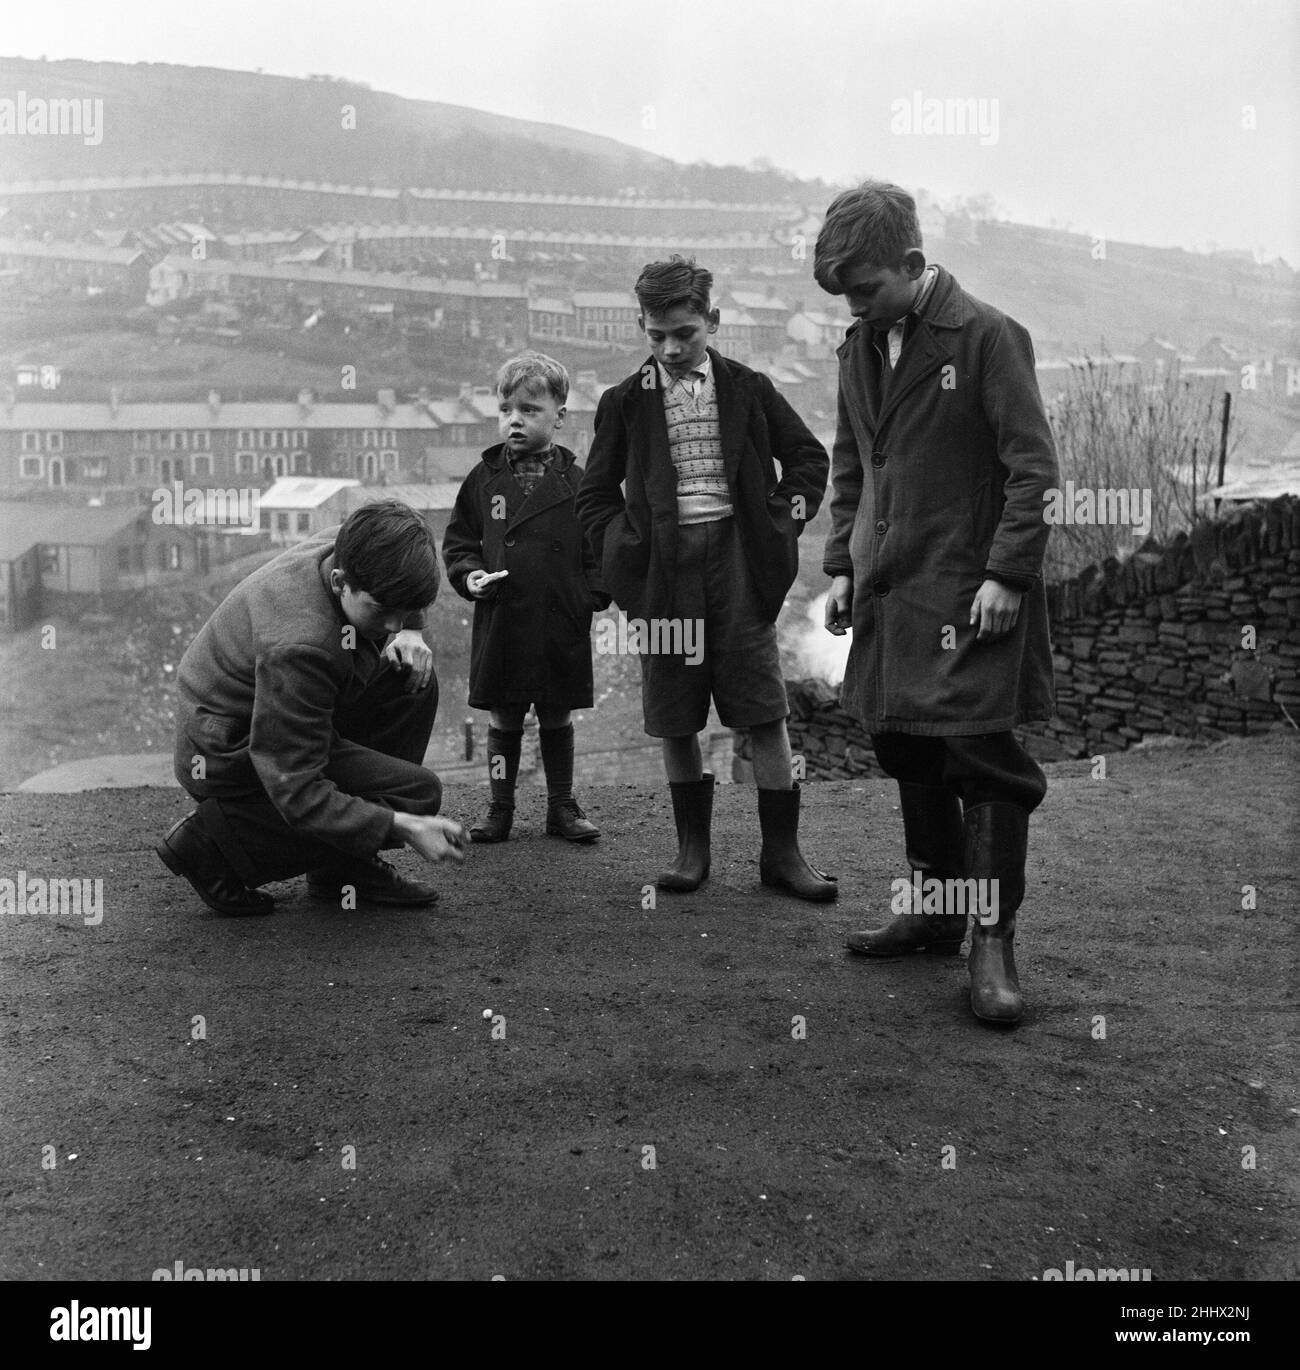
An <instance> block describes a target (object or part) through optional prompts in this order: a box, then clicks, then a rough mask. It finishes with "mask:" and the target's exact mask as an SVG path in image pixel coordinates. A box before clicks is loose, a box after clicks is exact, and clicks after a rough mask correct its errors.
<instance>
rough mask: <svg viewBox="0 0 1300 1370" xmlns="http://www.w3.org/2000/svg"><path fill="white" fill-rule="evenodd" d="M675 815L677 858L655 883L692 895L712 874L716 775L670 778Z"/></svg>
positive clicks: (663, 888) (663, 887) (673, 890)
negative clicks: (711, 844) (711, 855)
mask: <svg viewBox="0 0 1300 1370" xmlns="http://www.w3.org/2000/svg"><path fill="white" fill-rule="evenodd" d="M668 789H669V791H670V792H671V794H672V797H673V818H674V820H675V821H676V824H677V859H676V861H674V862H673V864H672V865H671V866H669V868H668V869H667V870H666V871H662V872H661V873H660V874H659V876H658V878H657V879H656V880H655V884H656V885H658V887H659V888H660V889H661V890H670V891H672V892H673V893H674V894H689V893H690V891H691V890H697V889H699V887H700V886H701V885H702V884H703V883H704V882H705V880H707V879H708V877H709V838H710V831H711V829H712V826H713V776H711V775H705V776H704V777H703V779H701V780H670V781H669V782H668Z"/></svg>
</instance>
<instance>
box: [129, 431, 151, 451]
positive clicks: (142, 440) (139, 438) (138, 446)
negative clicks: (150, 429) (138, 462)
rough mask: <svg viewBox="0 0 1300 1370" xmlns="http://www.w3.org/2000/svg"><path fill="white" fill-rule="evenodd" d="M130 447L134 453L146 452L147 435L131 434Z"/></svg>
mask: <svg viewBox="0 0 1300 1370" xmlns="http://www.w3.org/2000/svg"><path fill="white" fill-rule="evenodd" d="M131 447H132V449H133V450H134V451H136V452H147V451H148V450H149V434H148V433H132V434H131Z"/></svg>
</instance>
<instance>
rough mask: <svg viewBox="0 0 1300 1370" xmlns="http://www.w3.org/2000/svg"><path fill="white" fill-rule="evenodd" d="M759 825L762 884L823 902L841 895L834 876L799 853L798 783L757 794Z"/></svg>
mask: <svg viewBox="0 0 1300 1370" xmlns="http://www.w3.org/2000/svg"><path fill="white" fill-rule="evenodd" d="M758 825H759V827H760V828H761V829H762V831H763V849H762V852H761V854H760V855H759V858H758V875H759V879H760V880H762V882H763V884H765V885H770V886H771V887H772V888H773V889H778V890H784V891H785V892H786V893H787V894H793V895H795V896H796V897H797V898H799V899H812V900H815V901H818V902H824V901H826V900H828V899H834V898H835V897H836V896H837V895H838V894H839V892H840V887H839V885H838V884H837V883H836V882H835V877H834V876H830V875H826V874H824V873H823V872H822V871H819V870H817V869H815V868H814V867H812V866H810V865H809V864H808V862H807V861H805V860H804V858H803V853H802V852H801V851H800V850H799V782H798V781H796V782H795V784H794V786H793V788H792V789H788V790H765V789H762V788H760V789H759V791H758Z"/></svg>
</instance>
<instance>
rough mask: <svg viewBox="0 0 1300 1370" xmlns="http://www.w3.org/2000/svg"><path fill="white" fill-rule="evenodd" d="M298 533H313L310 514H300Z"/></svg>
mask: <svg viewBox="0 0 1300 1370" xmlns="http://www.w3.org/2000/svg"><path fill="white" fill-rule="evenodd" d="M298 531H299V532H300V533H310V532H311V515H310V514H299V515H298Z"/></svg>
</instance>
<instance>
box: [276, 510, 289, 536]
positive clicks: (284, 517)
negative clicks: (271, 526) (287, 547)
mask: <svg viewBox="0 0 1300 1370" xmlns="http://www.w3.org/2000/svg"><path fill="white" fill-rule="evenodd" d="M275 531H276V532H277V533H287V532H288V531H289V515H288V514H277V515H276V516H275Z"/></svg>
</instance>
